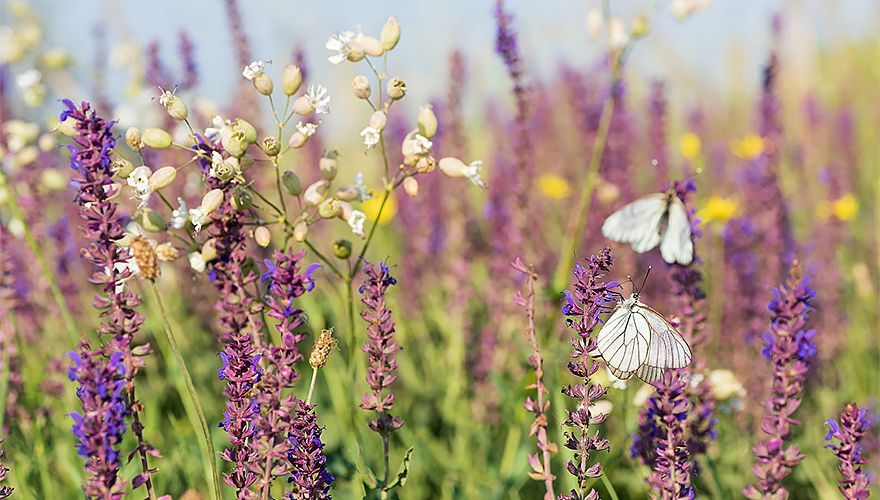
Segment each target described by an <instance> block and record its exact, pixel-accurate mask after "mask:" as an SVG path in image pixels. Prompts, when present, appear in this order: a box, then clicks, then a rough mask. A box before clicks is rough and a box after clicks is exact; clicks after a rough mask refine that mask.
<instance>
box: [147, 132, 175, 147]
mask: <svg viewBox="0 0 880 500" xmlns="http://www.w3.org/2000/svg"><path fill="white" fill-rule="evenodd" d="M141 142H143V143H144V145H145V146H147V147H151V148H153V149H165V148H167V147H169V146H171V134H169V133H168V132H165V131H164V130H162V129H160V128H148V129H147V130H144V133H143V134H142V135H141Z"/></svg>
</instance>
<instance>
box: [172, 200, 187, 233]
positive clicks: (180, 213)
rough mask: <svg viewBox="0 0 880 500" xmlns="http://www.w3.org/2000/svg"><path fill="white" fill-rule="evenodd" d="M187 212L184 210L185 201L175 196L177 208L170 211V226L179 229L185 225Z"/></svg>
mask: <svg viewBox="0 0 880 500" xmlns="http://www.w3.org/2000/svg"><path fill="white" fill-rule="evenodd" d="M188 215H189V212H187V210H186V201H184V199H183V198H177V208H175V209H174V210H172V211H171V227H172V228H174V229H180V228H182V227H183V226H184V225H186V221H187V219H188V218H189V217H188Z"/></svg>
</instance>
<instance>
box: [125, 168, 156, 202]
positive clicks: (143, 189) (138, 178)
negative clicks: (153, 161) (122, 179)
mask: <svg viewBox="0 0 880 500" xmlns="http://www.w3.org/2000/svg"><path fill="white" fill-rule="evenodd" d="M150 174H152V171H151V170H150V167H148V166H146V165H141V166H140V167H138V168H136V169H134V170H132V171H131V173H130V174H128V180H127V182H128V185H129V186H130V187H131V188H132V189H133V190H134V193H135V196H134V198H136V199H137V200H138V208H144V207H145V206H146V205H147V202H149V201H150V193H152V192H153V188H152V186H151V185H150Z"/></svg>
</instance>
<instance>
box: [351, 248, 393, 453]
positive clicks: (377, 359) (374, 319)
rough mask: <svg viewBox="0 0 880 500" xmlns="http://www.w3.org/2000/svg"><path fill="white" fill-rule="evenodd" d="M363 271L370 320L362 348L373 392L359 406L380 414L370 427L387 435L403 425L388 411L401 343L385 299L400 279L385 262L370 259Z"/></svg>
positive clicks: (363, 291) (363, 315) (362, 290)
mask: <svg viewBox="0 0 880 500" xmlns="http://www.w3.org/2000/svg"><path fill="white" fill-rule="evenodd" d="M364 274H366V278H364V283H363V284H362V285H361V286H360V288H359V291H360V293H361V295H362V296H363V297H362V298H361V301H362V302H363V303H364V305H365V306H366V309H364V311H363V312H361V318H363V319H364V321H366V322H367V337H368V339H367V342H366V343H365V344H364V347H363V348H362V350H363V351H364V352H365V353H367V377H366V380H367V385H369V386H370V390H371V391H370V392H368V393H367V394H365V395H364V396H363V398H362V399H361V403H360V407H361V408H363V409H364V410H367V411H371V410H374V411H376V412H377V413H378V416H377V418H376V420H373V421H371V422H370V429H372V430H373V431H375V432H378V433H379V434H380V435H382V436H383V437H386V436H388V435H389V434H390V433H391V432H393V431H395V430H397V429H399V428H400V427H402V426H403V420H401V419H400V418H399V417H392V416H391V415H390V414H389V413H388V412H390V411H391V409H392V408H393V406H394V394H393V393H392V392H391V391H390V390H388V388H389V387H390V386H391V384H392V383H393V382H394V380H395V379H396V378H397V375H396V374H395V373H394V372H395V371H396V370H397V359H396V358H395V355H396V354H397V352H398V351H399V350H400V346H399V345H398V344H397V340H396V339H395V338H394V321H393V320H392V319H391V310H390V309H389V308H388V304H387V303H386V302H385V292H386V291H387V290H388V287H390V286H392V285H396V284H397V280H395V279H394V277H392V276H391V270H390V269H389V267H388V265H387V264H386V263H385V262H380V263H379V265H378V266H376V265H375V264H372V263H369V262H367V263H366V264H365V266H364Z"/></svg>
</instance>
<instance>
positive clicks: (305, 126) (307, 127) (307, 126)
mask: <svg viewBox="0 0 880 500" xmlns="http://www.w3.org/2000/svg"><path fill="white" fill-rule="evenodd" d="M296 131H297V132H299V133H300V134H302V135H304V136H306V137H311V136H313V135H315V132H317V131H318V124H317V123H303V122H299V123H297V124H296Z"/></svg>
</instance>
